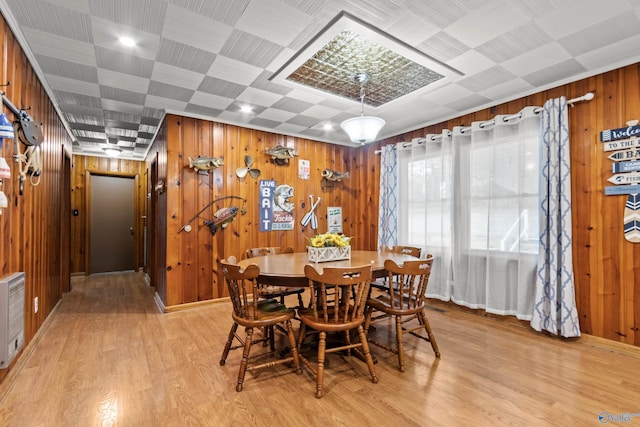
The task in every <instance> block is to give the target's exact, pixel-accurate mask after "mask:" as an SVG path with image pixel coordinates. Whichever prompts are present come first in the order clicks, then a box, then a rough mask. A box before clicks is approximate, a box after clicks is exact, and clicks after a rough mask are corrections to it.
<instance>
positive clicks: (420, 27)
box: [383, 10, 440, 46]
mask: <svg viewBox="0 0 640 427" xmlns="http://www.w3.org/2000/svg"><path fill="white" fill-rule="evenodd" d="M383 29H384V30H385V31H386V32H388V33H389V34H391V35H392V36H394V37H396V38H397V39H398V40H402V41H403V42H404V43H406V44H408V45H410V46H415V45H418V44H420V43H422V42H423V41H425V40H426V39H428V38H429V37H431V36H432V35H434V34H436V33H437V32H439V31H440V28H438V27H437V26H436V25H434V24H433V23H431V22H429V21H428V20H426V19H424V18H421V17H419V16H418V15H416V14H415V13H413V12H411V11H410V10H402V11H401V12H400V13H398V14H397V15H396V16H394V18H393V19H392V20H389V21H387V22H386V23H385V24H383Z"/></svg>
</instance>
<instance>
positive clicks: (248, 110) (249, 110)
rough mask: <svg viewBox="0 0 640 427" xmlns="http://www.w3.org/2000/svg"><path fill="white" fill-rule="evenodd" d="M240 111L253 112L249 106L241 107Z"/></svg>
mask: <svg viewBox="0 0 640 427" xmlns="http://www.w3.org/2000/svg"><path fill="white" fill-rule="evenodd" d="M240 111H241V112H243V113H250V112H251V111H253V108H251V106H250V105H243V106H241V107H240Z"/></svg>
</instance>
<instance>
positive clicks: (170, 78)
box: [151, 62, 204, 90]
mask: <svg viewBox="0 0 640 427" xmlns="http://www.w3.org/2000/svg"><path fill="white" fill-rule="evenodd" d="M203 77H204V75H203V74H200V73H196V72H195V71H190V70H186V69H184V68H178V67H175V66H173V65H169V64H164V63H162V62H156V63H155V64H153V72H152V73H151V80H154V81H157V82H161V83H166V84H170V85H174V86H179V87H184V88H187V89H194V90H195V89H197V88H198V86H200V83H202V78H203Z"/></svg>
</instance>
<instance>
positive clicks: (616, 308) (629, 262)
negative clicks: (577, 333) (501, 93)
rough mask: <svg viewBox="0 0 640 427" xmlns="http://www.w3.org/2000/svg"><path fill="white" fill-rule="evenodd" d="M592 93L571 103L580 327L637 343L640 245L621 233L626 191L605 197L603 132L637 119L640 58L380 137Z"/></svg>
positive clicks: (639, 336)
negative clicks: (509, 100)
mask: <svg viewBox="0 0 640 427" xmlns="http://www.w3.org/2000/svg"><path fill="white" fill-rule="evenodd" d="M587 92H594V94H595V99H594V100H592V101H589V102H581V103H577V104H575V106H574V107H573V108H571V109H570V110H569V119H570V136H571V167H572V174H571V180H572V183H571V196H572V201H573V216H572V222H573V224H572V225H573V269H574V277H575V287H576V299H577V305H578V314H579V317H580V328H581V330H582V332H584V333H587V334H591V335H595V336H598V337H603V338H607V339H611V340H615V341H620V342H624V343H628V344H633V345H637V346H640V329H639V328H640V244H634V243H629V242H628V241H626V240H625V238H624V233H623V212H624V205H625V202H626V199H627V196H626V195H624V196H605V195H604V187H605V186H608V185H611V184H610V183H608V182H607V178H609V177H610V176H611V175H612V173H611V163H612V162H611V161H610V160H609V159H607V155H608V154H610V153H606V154H605V153H604V152H603V151H602V143H601V142H600V141H599V132H600V131H602V130H606V129H612V128H619V127H624V126H625V123H626V122H627V121H628V120H632V119H640V64H634V65H630V66H627V67H624V68H620V69H617V70H614V71H611V72H607V73H604V74H600V75H597V76H594V77H591V78H587V79H584V80H580V81H577V82H574V83H571V84H567V85H564V86H560V87H557V88H554V89H551V90H547V91H543V92H540V93H536V94H534V95H531V96H528V97H526V98H521V99H518V100H515V101H512V102H508V103H505V104H501V105H498V106H495V107H492V108H489V109H484V110H481V111H477V112H475V113H473V114H468V115H465V116H461V117H458V118H455V119H453V120H449V121H447V122H444V123H439V124H437V125H433V126H428V127H426V128H423V129H419V130H416V131H413V132H409V133H406V134H404V135H398V136H397V137H395V138H392V139H389V140H386V141H383V144H387V143H396V142H400V141H410V140H411V139H412V138H417V137H424V135H426V134H427V133H438V132H440V131H441V130H442V129H452V128H453V127H454V126H457V125H469V124H471V122H473V121H476V120H487V119H490V118H492V117H493V116H495V115H496V114H513V113H516V112H518V111H519V110H520V109H522V108H523V107H525V106H528V105H539V106H542V105H543V104H544V102H545V101H546V100H547V99H549V98H556V97H559V96H566V97H567V99H571V98H575V97H579V96H582V95H584V94H585V93H587Z"/></svg>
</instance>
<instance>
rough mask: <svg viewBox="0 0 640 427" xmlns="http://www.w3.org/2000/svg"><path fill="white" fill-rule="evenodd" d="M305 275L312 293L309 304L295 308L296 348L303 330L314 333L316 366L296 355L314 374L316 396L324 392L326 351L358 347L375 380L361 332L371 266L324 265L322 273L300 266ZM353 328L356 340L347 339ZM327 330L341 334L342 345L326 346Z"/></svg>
mask: <svg viewBox="0 0 640 427" xmlns="http://www.w3.org/2000/svg"><path fill="white" fill-rule="evenodd" d="M304 273H305V276H306V277H307V278H308V279H309V291H310V292H311V294H312V295H313V296H314V297H313V298H311V299H310V303H309V307H307V308H301V309H298V317H299V318H300V321H301V324H300V330H299V331H298V350H300V348H301V347H302V344H303V342H304V339H305V337H307V332H317V333H318V335H319V340H318V358H317V369H316V368H315V367H313V366H312V365H311V363H310V362H309V360H308V359H307V358H306V357H304V356H303V355H302V354H301V355H300V360H302V362H303V363H304V364H305V366H307V367H308V368H309V369H310V370H311V372H313V373H314V375H315V376H316V398H321V397H322V396H323V394H324V390H323V382H324V369H325V357H326V354H328V353H334V352H337V351H343V350H347V354H349V355H350V351H351V349H362V353H363V357H364V359H365V360H366V362H367V366H368V368H369V374H370V375H371V381H372V382H374V383H377V382H378V377H377V376H376V371H375V369H374V366H373V359H372V357H371V352H370V351H369V345H368V343H367V338H366V335H365V333H364V329H363V326H362V325H363V323H364V319H365V317H364V308H365V303H366V300H367V295H368V294H369V283H370V281H371V265H365V266H360V267H333V268H330V267H327V268H324V269H323V271H322V273H318V271H317V270H316V269H315V268H314V267H313V266H312V265H306V266H305V267H304ZM354 330H355V331H357V333H358V336H359V342H351V335H350V332H351V331H354ZM327 332H339V333H342V335H343V336H344V343H343V344H342V345H339V346H336V347H332V348H327Z"/></svg>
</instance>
